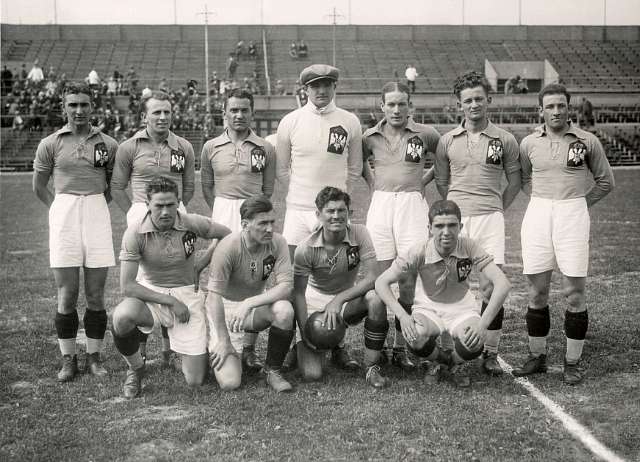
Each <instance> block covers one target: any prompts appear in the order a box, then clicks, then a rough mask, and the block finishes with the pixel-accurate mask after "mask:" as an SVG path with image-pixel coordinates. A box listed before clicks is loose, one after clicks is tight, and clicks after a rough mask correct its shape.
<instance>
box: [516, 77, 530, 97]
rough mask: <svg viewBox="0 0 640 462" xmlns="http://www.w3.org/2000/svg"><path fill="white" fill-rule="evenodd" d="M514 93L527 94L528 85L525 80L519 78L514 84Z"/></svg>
mask: <svg viewBox="0 0 640 462" xmlns="http://www.w3.org/2000/svg"><path fill="white" fill-rule="evenodd" d="M516 93H518V94H520V93H522V94H525V93H529V85H527V79H523V78H520V80H519V81H518V83H517V84H516Z"/></svg>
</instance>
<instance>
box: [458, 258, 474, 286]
mask: <svg viewBox="0 0 640 462" xmlns="http://www.w3.org/2000/svg"><path fill="white" fill-rule="evenodd" d="M456 270H457V272H458V282H462V281H465V280H466V279H467V276H469V273H470V272H471V259H470V258H461V259H459V260H458V262H457V263H456Z"/></svg>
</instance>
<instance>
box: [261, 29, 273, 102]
mask: <svg viewBox="0 0 640 462" xmlns="http://www.w3.org/2000/svg"><path fill="white" fill-rule="evenodd" d="M267 53H268V52H267V33H266V32H265V30H264V29H262V57H263V59H264V79H265V80H266V82H267V95H269V96H271V77H270V76H269V59H268V56H267Z"/></svg>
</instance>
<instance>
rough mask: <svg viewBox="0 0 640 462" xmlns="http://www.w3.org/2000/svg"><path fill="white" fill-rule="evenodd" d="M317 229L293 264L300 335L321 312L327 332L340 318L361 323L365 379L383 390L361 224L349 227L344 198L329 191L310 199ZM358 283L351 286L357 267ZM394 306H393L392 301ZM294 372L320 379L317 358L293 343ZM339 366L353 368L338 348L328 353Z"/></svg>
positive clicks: (369, 249)
mask: <svg viewBox="0 0 640 462" xmlns="http://www.w3.org/2000/svg"><path fill="white" fill-rule="evenodd" d="M315 202H316V207H317V211H316V216H317V217H318V222H319V224H320V226H319V227H318V228H317V229H316V230H315V231H314V232H313V233H312V234H311V236H309V237H308V238H307V239H306V240H305V241H304V242H303V243H302V244H300V245H299V246H298V247H297V248H296V253H295V259H294V304H295V309H296V319H297V321H298V326H299V328H300V332H304V325H305V323H306V322H307V318H308V315H309V313H310V312H311V313H312V312H316V311H323V312H324V314H325V316H324V319H325V321H324V322H325V323H326V324H327V326H328V328H329V329H333V328H334V326H335V325H336V322H337V320H336V318H337V317H338V316H341V317H342V318H343V319H344V321H345V323H346V324H348V325H354V324H357V323H359V322H360V321H362V320H363V319H364V345H365V353H364V360H365V365H366V370H367V372H366V380H367V382H368V383H369V384H370V385H372V386H373V387H375V388H382V387H385V386H386V385H387V379H386V378H385V377H383V376H382V375H381V373H380V366H378V365H377V363H378V360H379V358H380V352H381V350H382V346H383V345H384V341H385V339H386V337H387V331H388V330H389V322H388V321H387V311H386V308H385V306H384V305H383V304H382V301H381V300H380V298H378V296H377V295H376V293H375V291H374V290H373V285H374V282H375V279H376V277H377V275H378V273H377V262H376V254H375V251H374V250H373V243H372V242H371V237H370V236H369V232H368V231H367V228H366V227H365V226H364V225H357V224H351V225H350V224H349V203H350V198H349V195H348V194H347V193H345V192H343V191H341V190H340V189H337V188H333V187H330V186H327V187H325V188H324V189H322V190H321V191H320V192H319V193H318V195H317V196H316V201H315ZM361 263H362V266H363V267H364V273H365V275H364V278H363V279H361V280H360V281H359V282H357V283H356V278H357V276H358V268H359V267H360V264H361ZM396 303H397V302H396ZM297 352H298V367H299V368H300V371H301V372H302V376H303V377H304V378H305V379H306V380H318V379H320V377H321V376H322V353H320V352H316V351H313V350H312V349H311V348H309V346H307V344H306V339H305V342H298V344H297ZM332 359H333V360H334V362H336V363H338V365H339V366H342V367H345V368H349V366H350V365H351V364H354V365H355V366H356V367H357V363H356V362H355V361H354V360H352V359H350V358H349V356H348V354H347V351H346V350H345V348H344V346H339V347H338V348H337V349H334V350H333V351H332Z"/></svg>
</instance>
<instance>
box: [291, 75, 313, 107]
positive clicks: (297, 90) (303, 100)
mask: <svg viewBox="0 0 640 462" xmlns="http://www.w3.org/2000/svg"><path fill="white" fill-rule="evenodd" d="M293 94H294V95H296V102H297V103H298V107H302V106H304V105H305V104H307V101H308V100H309V96H308V95H307V90H305V88H304V86H302V85H301V84H300V80H296V84H295V86H294V89H293Z"/></svg>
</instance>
